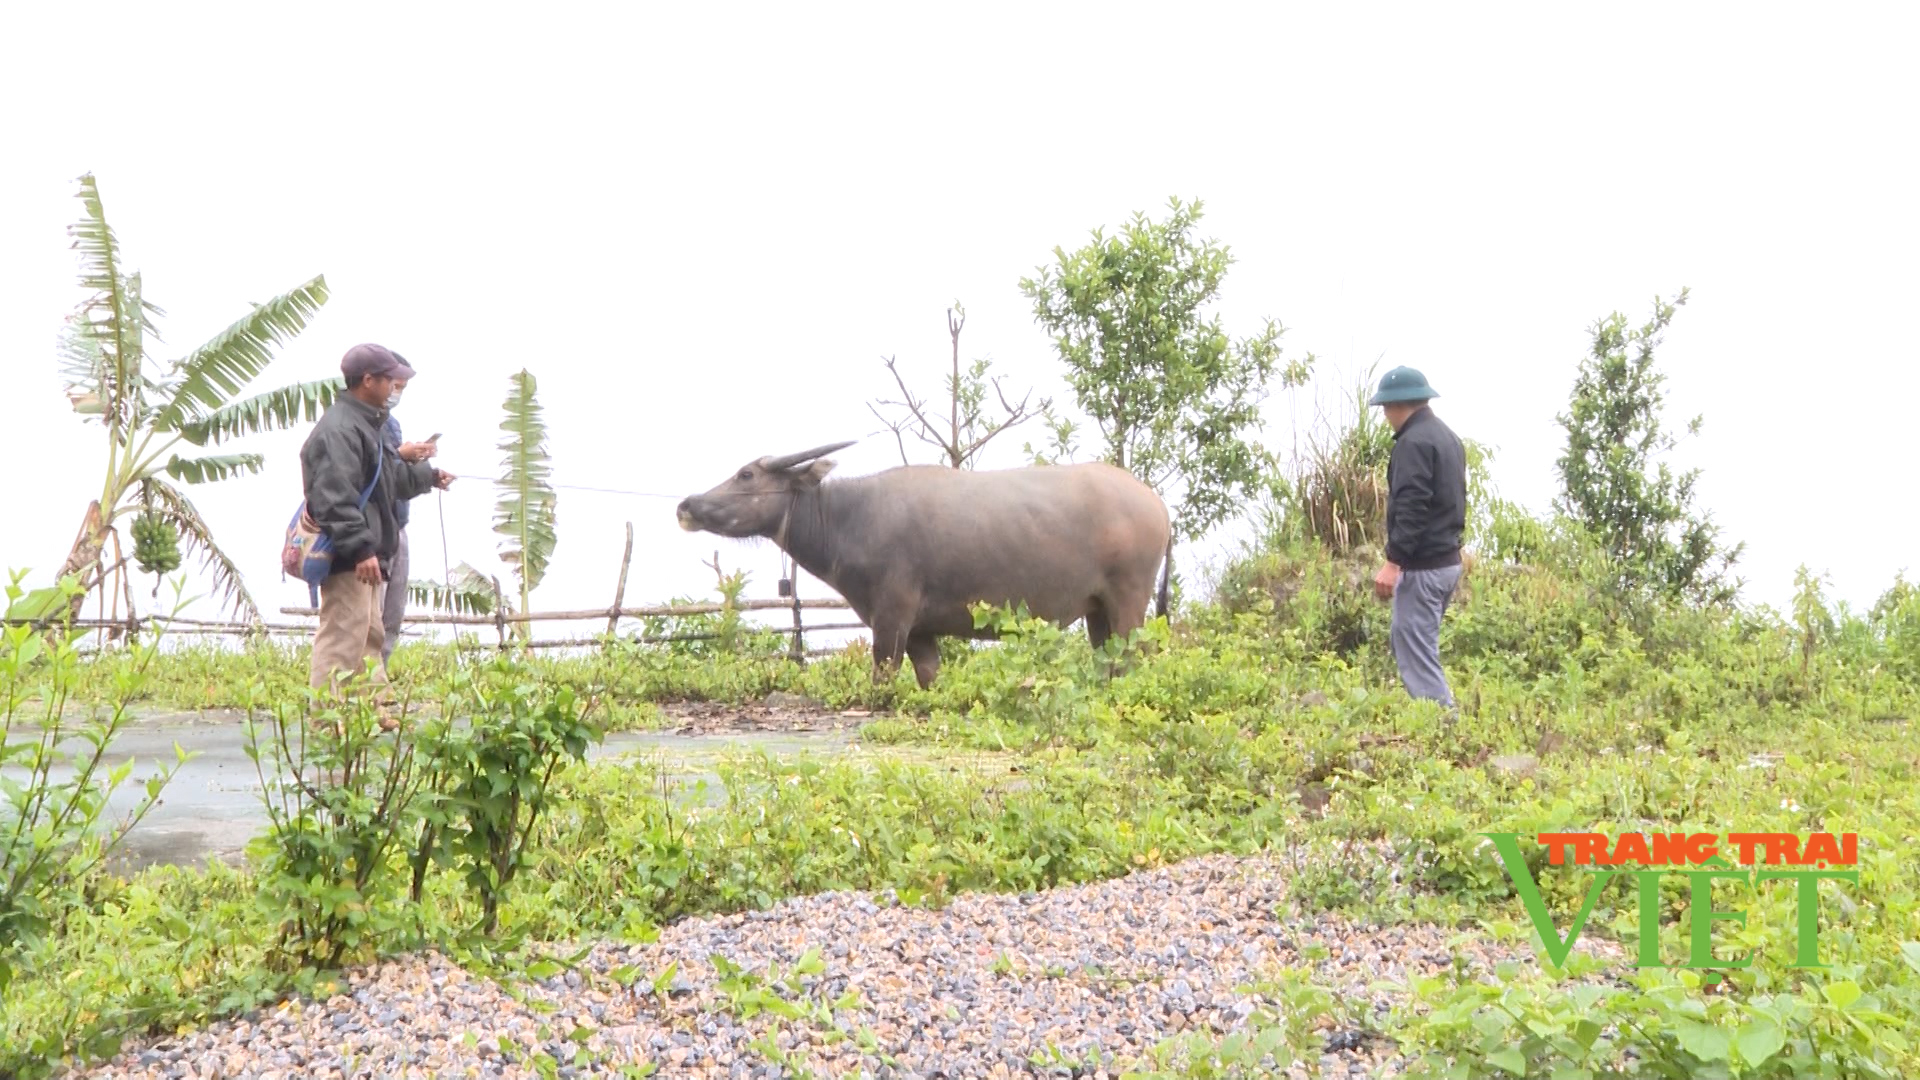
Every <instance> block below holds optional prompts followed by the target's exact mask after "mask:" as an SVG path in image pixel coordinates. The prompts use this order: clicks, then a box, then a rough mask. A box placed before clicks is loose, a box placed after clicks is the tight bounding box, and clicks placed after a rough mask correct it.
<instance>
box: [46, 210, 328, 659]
mask: <svg viewBox="0 0 1920 1080" xmlns="http://www.w3.org/2000/svg"><path fill="white" fill-rule="evenodd" d="M79 185H80V191H79V194H78V196H77V197H78V198H79V199H80V202H81V205H82V206H83V207H84V208H85V211H84V214H83V215H82V217H81V219H80V221H79V222H78V223H77V224H75V225H72V226H70V227H69V228H68V234H69V235H70V236H71V237H72V238H73V249H74V250H75V251H77V252H79V258H80V264H81V274H80V284H81V287H82V288H83V289H84V290H85V291H86V294H87V297H86V299H85V300H84V301H83V302H82V303H81V304H80V305H79V306H78V307H77V308H76V309H75V311H74V313H73V314H72V315H71V316H69V317H68V320H67V325H66V330H65V333H64V335H63V337H62V340H61V349H60V359H61V375H62V379H63V382H64V383H65V386H66V392H67V397H68V399H69V400H70V401H71V402H72V404H73V409H74V411H75V412H76V413H78V414H79V415H80V416H81V417H82V418H83V419H84V421H85V422H88V423H97V424H99V425H100V427H101V429H102V431H103V433H104V435H105V438H106V451H107V454H106V466H107V467H106V474H105V477H104V479H103V480H102V481H101V485H100V489H99V490H100V494H99V497H98V498H97V499H95V500H94V501H93V502H92V503H91V504H90V505H89V506H88V507H87V510H86V514H85V516H84V517H83V519H82V521H81V525H80V532H79V535H78V536H77V537H76V538H75V539H74V543H73V549H72V551H71V552H70V553H69V554H68V556H67V561H66V564H65V565H64V567H63V568H62V569H61V572H60V577H61V579H62V580H65V579H68V578H74V579H76V580H77V582H78V584H79V585H80V586H81V587H82V590H83V591H82V592H80V593H79V594H78V595H77V596H75V598H74V599H73V600H72V601H71V607H70V609H69V614H70V615H75V616H77V615H78V614H79V610H80V605H81V602H82V601H83V600H84V598H85V595H86V593H87V592H90V591H91V590H92V589H93V588H94V587H96V586H104V585H106V583H107V582H108V580H109V579H112V580H113V582H114V584H115V585H116V587H117V586H118V585H119V584H120V583H122V582H124V581H126V580H127V579H126V578H125V577H124V576H123V575H125V574H126V572H127V562H128V561H129V559H128V558H127V557H124V556H123V557H121V558H119V559H118V560H117V561H116V563H115V564H114V565H113V566H111V567H108V566H107V565H106V561H105V553H106V550H107V547H108V544H109V543H110V542H111V544H112V545H113V547H114V550H115V551H116V552H119V551H120V550H121V548H120V544H119V533H118V531H117V528H116V524H117V523H118V522H119V521H121V520H122V519H123V518H127V517H129V516H133V515H139V517H140V525H141V527H140V528H139V529H138V530H136V536H137V538H138V539H139V540H140V541H141V544H140V547H141V548H142V549H143V550H142V551H141V552H140V553H139V555H138V556H136V557H137V558H138V559H139V562H140V564H141V565H142V568H143V569H150V570H154V571H155V572H161V571H162V570H163V569H170V568H171V567H172V566H173V565H177V563H178V562H179V556H180V554H182V549H184V553H185V554H189V555H192V554H196V553H197V554H198V555H199V556H200V558H201V560H202V562H203V563H204V566H205V569H206V570H207V571H208V573H209V575H210V577H211V579H212V583H213V585H214V588H215V590H216V591H217V592H219V593H220V594H221V595H222V596H223V598H224V600H225V604H223V610H225V609H226V608H228V607H230V608H231V609H232V610H234V611H235V612H236V613H238V614H240V615H241V616H243V617H244V618H246V619H247V620H249V621H258V620H259V618H260V609H259V605H258V604H256V603H255V602H254V599H253V596H252V594H251V593H249V592H248V591H247V587H246V583H245V581H244V580H243V579H242V577H241V574H240V569H239V567H238V566H236V565H235V564H234V561H233V559H232V558H231V557H230V556H228V555H227V553H226V552H225V551H223V550H222V549H221V548H220V545H219V544H218V543H217V542H216V541H215V539H214V535H213V528H212V526H211V525H209V524H208V522H207V520H206V518H205V517H204V516H203V515H202V514H201V513H200V511H199V509H198V508H196V507H195V506H194V504H193V501H192V500H191V499H189V498H188V497H187V495H186V491H185V490H184V489H185V488H186V487H191V486H196V485H201V484H209V483H216V482H219V481H222V480H229V479H232V478H233V477H236V476H245V475H250V474H255V473H258V472H259V471H260V469H261V466H262V464H263V462H264V459H263V458H262V457H261V455H259V454H257V453H234V452H226V451H225V450H224V447H225V445H226V444H227V443H228V442H229V441H231V440H234V439H237V438H239V437H241V436H245V435H250V434H254V433H257V432H261V431H279V430H285V429H287V428H290V427H292V426H294V425H295V424H298V423H303V422H307V423H310V422H312V421H314V420H316V419H318V417H319V415H320V414H321V412H323V411H324V410H325V409H326V408H327V406H329V405H331V404H332V403H333V401H334V399H335V397H336V396H338V394H339V393H340V392H341V391H342V390H343V389H344V385H343V383H342V381H341V380H340V379H338V378H334V379H323V380H320V381H316V382H307V383H295V384H292V385H288V386H283V387H281V388H279V389H277V390H269V391H267V392H265V393H260V394H255V395H252V396H248V397H241V396H240V394H241V392H242V390H244V389H245V388H246V387H247V385H248V384H249V383H251V382H252V381H253V380H254V379H255V378H257V377H258V376H259V375H260V374H261V373H262V372H263V371H265V370H266V368H267V367H268V366H269V365H270V364H271V363H272V362H273V359H274V355H273V351H274V349H275V348H276V347H277V346H281V345H284V344H285V343H286V342H287V341H288V340H290V339H291V338H293V337H294V336H296V335H297V334H299V333H300V332H301V331H302V330H304V329H305V328H306V326H307V322H308V320H309V319H311V318H312V317H313V316H314V314H315V313H317V312H318V311H319V309H320V307H321V305H323V304H325V303H326V300H327V284H326V279H325V277H324V276H316V277H314V278H313V279H312V280H310V281H308V282H306V283H305V284H303V285H300V286H298V287H297V288H294V289H292V290H290V291H288V292H286V293H283V294H281V295H279V296H276V297H274V298H273V299H271V300H268V301H267V302H265V303H256V304H254V305H253V306H252V310H251V311H249V312H248V313H247V314H245V315H243V316H241V317H240V318H239V319H238V320H237V321H235V322H234V323H233V324H232V325H231V326H228V327H227V328H226V329H225V330H222V331H221V332H219V333H218V334H215V335H214V336H213V337H212V338H211V339H209V340H208V341H206V342H205V343H204V344H202V345H200V346H199V347H198V348H195V349H193V350H191V351H189V352H188V353H187V354H186V355H184V356H182V357H180V358H179V359H176V360H174V361H172V362H171V363H164V364H163V363H161V362H159V361H155V360H153V359H152V358H151V357H150V356H149V354H148V346H149V343H151V342H158V341H159V339H160V335H159V332H158V331H157V330H156V329H155V327H154V323H153V318H154V317H157V316H164V315H165V312H163V311H161V310H160V309H159V308H158V307H155V306H154V305H153V304H152V303H150V302H148V301H147V299H146V298H145V296H144V295H143V293H142V287H141V279H140V274H139V273H138V272H134V273H128V272H127V271H126V270H125V269H124V267H123V266H122V263H121V257H120V248H119V243H118V242H117V240H116V239H115V237H114V232H113V229H112V228H111V227H109V226H108V224H107V216H106V211H105V209H104V208H103V207H102V204H101V199H100V189H99V186H98V185H97V184H96V183H95V181H94V178H93V175H92V174H91V173H89V174H87V175H84V176H82V177H80V180H79ZM216 449H219V451H220V452H207V451H215V450H216ZM170 537H171V542H169V538H170ZM156 564H157V565H156ZM43 594H44V595H43ZM56 594H57V590H52V589H43V590H40V591H39V592H37V593H34V594H31V595H29V596H28V597H26V598H25V599H23V600H22V601H21V602H20V604H19V605H16V608H17V609H24V612H25V614H26V617H34V618H37V617H40V616H41V615H44V614H47V613H48V612H46V611H43V610H41V609H44V608H46V607H48V603H47V599H48V596H52V595H56ZM127 597H128V601H129V604H131V600H132V593H131V589H129V590H128V593H127ZM54 606H58V605H57V603H56V604H55V605H54ZM17 613H19V612H9V614H17ZM131 614H132V613H131V611H129V615H131Z"/></svg>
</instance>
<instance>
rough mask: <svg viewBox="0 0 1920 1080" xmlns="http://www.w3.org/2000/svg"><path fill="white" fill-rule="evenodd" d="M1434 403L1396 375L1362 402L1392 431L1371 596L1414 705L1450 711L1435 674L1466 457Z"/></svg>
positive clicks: (1405, 372)
mask: <svg viewBox="0 0 1920 1080" xmlns="http://www.w3.org/2000/svg"><path fill="white" fill-rule="evenodd" d="M1439 396H1440V395H1439V394H1438V393H1436V392H1435V391H1434V389H1433V388H1432V387H1431V386H1428V385H1427V377H1426V376H1425V375H1422V374H1421V373H1420V372H1418V371H1415V370H1414V369H1412V368H1409V367H1397V368H1394V369H1393V370H1392V371H1389V372H1387V373H1386V374H1385V375H1383V376H1381V378H1380V389H1379V390H1378V391H1376V392H1375V393H1374V395H1373V397H1372V398H1370V399H1369V400H1368V401H1367V404H1368V405H1378V406H1380V407H1381V410H1382V411H1383V412H1384V413H1385V414H1386V418H1387V423H1388V424H1389V425H1391V426H1392V427H1393V453H1392V456H1391V457H1389V458H1388V459H1387V551H1386V556H1387V558H1386V563H1385V565H1383V566H1381V567H1380V572H1379V573H1378V574H1377V575H1375V576H1374V579H1373V588H1374V593H1375V595H1377V596H1379V598H1380V599H1382V600H1388V599H1391V600H1392V601H1393V626H1392V630H1391V631H1390V633H1389V641H1390V642H1391V644H1392V646H1393V660H1394V663H1395V664H1396V665H1397V666H1398V667H1399V669H1400V681H1401V682H1402V683H1403V684H1404V685H1405V686H1406V688H1407V693H1409V694H1411V695H1412V696H1414V697H1416V698H1423V699H1427V700H1431V701H1437V702H1439V703H1440V704H1442V705H1444V706H1446V707H1447V708H1448V709H1449V710H1452V709H1454V708H1456V706H1455V702H1454V698H1453V690H1452V688H1451V687H1449V686H1448V685H1447V673H1446V672H1445V671H1444V670H1443V669H1442V668H1441V666H1440V619H1441V616H1443V615H1444V614H1446V610H1447V603H1448V601H1450V600H1452V599H1453V589H1454V586H1455V585H1457V584H1459V581H1460V567H1461V561H1460V548H1461V541H1462V537H1463V536H1464V535H1465V533H1466V528H1467V455H1466V448H1465V447H1464V446H1462V445H1461V442H1460V438H1459V436H1457V435H1455V434H1454V433H1453V429H1451V428H1449V427H1447V425H1446V424H1444V423H1442V422H1441V421H1440V418H1439V417H1438V416H1435V415H1434V413H1433V409H1432V408H1431V407H1429V405H1428V402H1429V401H1431V400H1432V399H1433V398H1436V397H1439Z"/></svg>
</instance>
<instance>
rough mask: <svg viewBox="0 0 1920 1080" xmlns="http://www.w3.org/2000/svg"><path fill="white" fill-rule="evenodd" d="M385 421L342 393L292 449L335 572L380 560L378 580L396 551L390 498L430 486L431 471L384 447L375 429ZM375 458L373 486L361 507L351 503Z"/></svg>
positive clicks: (396, 523) (378, 412)
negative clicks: (377, 471) (376, 479)
mask: <svg viewBox="0 0 1920 1080" xmlns="http://www.w3.org/2000/svg"><path fill="white" fill-rule="evenodd" d="M386 419H387V411H386V410H385V409H377V408H374V407H373V406H371V405H368V404H367V403H366V402H364V401H361V400H360V399H359V398H356V397H354V396H353V395H352V394H344V393H343V394H341V395H340V396H339V397H337V398H335V399H334V402H333V405H332V406H331V407H329V408H328V409H327V411H326V412H325V413H324V414H322V415H321V417H320V422H319V423H317V424H315V425H313V432H312V433H311V434H309V435H308V436H307V441H306V444H305V445H304V446H302V447H301V448H300V474H301V480H302V487H303V490H304V491H305V492H306V498H307V513H308V514H310V515H312V516H313V520H314V522H315V523H316V524H318V525H319V526H320V528H321V529H322V530H323V531H324V532H325V533H326V534H327V536H328V537H329V538H331V539H332V541H333V551H334V563H333V566H334V573H336V574H347V573H352V572H353V568H354V567H355V566H357V565H359V563H360V561H361V560H363V559H365V558H366V557H367V556H368V555H369V554H372V555H376V556H378V557H379V559H380V573H381V575H382V576H388V575H391V574H392V572H393V557H394V555H395V554H397V553H398V552H399V550H400V522H399V520H398V518H397V516H396V514H395V511H394V506H395V501H396V500H399V499H411V498H414V497H415V496H418V495H423V494H425V493H426V492H428V491H430V490H432V488H433V482H434V470H433V466H431V465H429V464H428V463H426V462H424V461H414V462H409V461H402V460H401V459H400V456H399V455H398V454H396V453H394V452H393V451H392V450H391V449H389V448H388V447H387V445H386V440H385V439H384V438H383V437H382V436H383V432H382V430H381V428H382V426H383V425H384V424H385V423H386ZM376 455H385V456H384V458H377V457H376ZM376 460H379V461H381V465H380V482H379V483H378V484H376V485H375V486H374V489H373V494H372V495H371V496H370V497H369V498H368V499H367V505H366V507H365V508H364V509H362V508H360V507H359V506H358V505H357V504H358V503H359V501H360V492H362V491H364V490H366V487H367V482H368V481H370V480H372V479H373V466H374V462H375V461H376Z"/></svg>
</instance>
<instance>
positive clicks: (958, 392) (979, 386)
mask: <svg viewBox="0 0 1920 1080" xmlns="http://www.w3.org/2000/svg"><path fill="white" fill-rule="evenodd" d="M966 324H967V313H966V309H965V308H963V307H961V306H960V304H959V302H958V301H955V303H954V305H953V306H952V307H951V308H948V309H947V334H948V336H949V337H950V338H952V340H953V372H952V374H951V375H949V376H948V378H947V397H948V411H947V417H946V424H945V428H946V430H945V431H944V432H943V431H942V430H941V426H942V425H941V424H940V423H939V422H937V421H935V420H934V419H932V418H931V417H930V416H929V415H928V410H927V402H926V400H925V399H921V398H916V397H914V395H913V391H912V390H909V389H908V388H907V380H906V377H905V376H903V375H901V374H900V368H899V366H898V364H897V363H896V362H895V359H894V358H893V357H887V358H886V359H885V360H883V361H882V363H884V364H886V366H887V371H888V372H889V373H891V374H892V375H893V382H894V385H895V386H898V387H899V388H900V396H901V397H902V398H903V399H905V400H902V401H891V400H887V399H881V400H879V401H876V402H871V403H869V404H868V406H867V408H868V409H870V410H872V412H873V414H874V415H875V416H877V417H879V418H880V422H881V423H883V424H885V425H886V426H887V430H889V431H891V432H893V437H894V441H895V442H896V443H897V444H898V445H899V447H900V463H901V464H903V465H910V464H912V460H911V459H910V458H909V457H908V455H907V436H908V435H909V434H911V435H912V436H913V437H914V438H915V439H918V440H919V441H921V442H923V443H926V444H927V445H928V446H931V447H933V448H934V449H935V450H938V451H939V452H940V459H941V463H942V464H944V465H947V466H950V467H952V468H955V469H970V468H972V467H973V463H974V458H975V456H976V455H978V454H979V453H980V451H981V449H982V448H984V447H985V446H986V445H987V444H988V443H989V442H992V441H993V439H994V438H995V437H996V436H998V435H999V434H1000V433H1001V432H1003V431H1006V430H1008V429H1009V428H1013V427H1016V426H1018V425H1020V424H1023V423H1025V422H1026V421H1028V420H1031V419H1033V418H1034V417H1035V416H1039V415H1042V414H1046V413H1048V411H1049V410H1050V409H1051V408H1052V401H1051V400H1050V399H1042V400H1041V401H1040V403H1039V405H1038V406H1037V407H1032V406H1031V402H1032V399H1033V392H1032V391H1031V390H1029V391H1028V392H1027V394H1026V396H1025V397H1022V398H1021V399H1020V401H1019V402H1018V403H1015V402H1013V401H1011V400H1009V399H1008V397H1007V393H1006V391H1005V390H1004V389H1003V388H1002V387H1001V385H1000V379H999V377H998V376H994V377H992V378H989V377H988V376H987V369H988V367H989V366H990V364H989V362H988V361H986V360H975V361H974V362H973V366H972V367H971V368H969V369H968V370H967V371H966V372H965V373H964V374H963V373H962V372H961V370H960V330H961V328H962V327H964V326H966ZM989 386H991V387H992V388H993V394H994V397H995V398H996V399H997V400H998V401H999V404H1000V411H1001V413H1003V414H1004V415H1003V416H1001V418H999V419H991V418H989V416H988V415H987V388H988V387H989ZM883 408H884V409H888V410H891V411H892V415H891V416H889V415H888V413H886V412H882V411H881V410H882V409H883ZM903 410H904V411H903Z"/></svg>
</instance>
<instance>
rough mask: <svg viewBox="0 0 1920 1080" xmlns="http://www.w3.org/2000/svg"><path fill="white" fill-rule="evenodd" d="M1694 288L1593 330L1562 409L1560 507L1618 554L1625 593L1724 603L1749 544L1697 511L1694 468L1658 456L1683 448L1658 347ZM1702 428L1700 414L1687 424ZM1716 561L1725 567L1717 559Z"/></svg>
mask: <svg viewBox="0 0 1920 1080" xmlns="http://www.w3.org/2000/svg"><path fill="white" fill-rule="evenodd" d="M1686 302H1687V290H1685V289H1682V290H1681V291H1680V294H1679V295H1678V296H1676V297H1675V298H1674V299H1673V300H1672V301H1671V302H1668V301H1661V300H1658V299H1656V300H1655V302H1654V313H1653V318H1652V319H1651V320H1649V321H1648V322H1647V323H1645V324H1643V325H1641V326H1638V327H1633V328H1629V327H1628V325H1627V320H1626V316H1624V315H1621V314H1620V313H1618V312H1615V313H1613V314H1612V315H1611V316H1609V317H1608V318H1607V319H1605V320H1602V321H1601V322H1598V323H1596V324H1595V325H1594V326H1593V328H1592V334H1593V344H1592V347H1591V349H1590V350H1589V352H1588V354H1587V356H1585V357H1584V358H1582V360H1581V362H1580V373H1579V376H1578V377H1577V379H1576V380H1575V382H1574V386H1573V392H1572V395H1571V398H1570V400H1569V404H1568V410H1567V412H1565V413H1563V414H1561V415H1560V417H1559V418H1558V419H1559V422H1560V426H1561V427H1562V428H1563V429H1564V430H1565V431H1566V433H1567V439H1566V449H1565V452H1564V453H1563V454H1562V455H1561V457H1560V460H1559V463H1558V464H1559V475H1560V481H1561V497H1560V500H1559V502H1558V506H1559V507H1560V509H1561V510H1562V511H1563V512H1565V513H1566V514H1568V515H1569V516H1571V517H1572V518H1574V519H1575V520H1576V521H1578V522H1579V523H1580V524H1581V525H1583V526H1584V527H1585V528H1586V529H1588V530H1589V531H1590V532H1592V533H1593V534H1594V535H1595V536H1596V537H1597V538H1598V540H1599V542H1600V543H1601V545H1602V546H1603V547H1604V548H1605V549H1606V550H1607V552H1608V553H1609V554H1610V556H1611V558H1612V560H1613V562H1614V567H1615V575H1616V578H1617V582H1618V587H1619V588H1620V590H1621V591H1622V592H1623V594H1624V593H1632V592H1635V591H1639V590H1652V591H1654V592H1655V593H1657V594H1659V595H1661V596H1664V597H1683V596H1684V597H1689V598H1691V599H1694V600H1696V601H1700V602H1706V603H1716V604H1717V603H1725V602H1727V601H1730V600H1731V599H1732V597H1733V595H1734V593H1735V592H1737V591H1738V588H1739V584H1738V582H1732V583H1729V582H1728V581H1727V580H1726V571H1727V570H1728V569H1729V568H1730V567H1731V566H1732V565H1733V563H1734V562H1735V561H1736V560H1737V559H1738V558H1739V555H1740V553H1741V551H1742V550H1743V549H1744V547H1745V545H1744V544H1742V545H1736V546H1735V547H1733V548H1731V549H1724V548H1722V546H1721V545H1720V542H1719V528H1718V527H1717V526H1715V525H1714V524H1713V523H1712V521H1711V519H1710V516H1708V515H1701V516H1697V517H1696V516H1694V515H1693V514H1692V512H1691V504H1692V502H1693V489H1694V484H1695V482H1696V481H1697V480H1698V478H1699V470H1697V469H1695V470H1692V471H1689V472H1687V473H1684V474H1682V475H1680V476H1677V477H1676V476H1675V475H1673V472H1672V470H1671V469H1670V468H1669V467H1668V466H1667V465H1666V464H1665V463H1664V462H1662V463H1660V464H1659V465H1658V467H1657V469H1656V468H1655V466H1654V463H1653V462H1654V457H1655V455H1656V454H1658V453H1660V452H1663V451H1666V450H1670V449H1672V448H1673V447H1674V446H1675V445H1676V440H1675V439H1674V438H1673V436H1672V435H1671V434H1669V433H1667V432H1665V431H1664V430H1662V428H1661V424H1660V408H1661V403H1662V401H1663V400H1664V395H1663V394H1662V392H1661V389H1660V388H1661V385H1662V384H1663V383H1664V382H1665V381H1666V376H1665V375H1664V374H1662V373H1660V372H1658V371H1656V370H1655V369H1654V349H1655V348H1656V347H1657V346H1658V345H1659V344H1660V340H1661V333H1662V332H1663V331H1664V330H1665V329H1666V328H1667V326H1668V324H1669V323H1671V322H1672V320H1673V315H1674V312H1675V311H1676V310H1677V309H1678V308H1679V307H1680V306H1682V305H1684V304H1685V303H1686ZM1687 430H1688V431H1689V433H1692V434H1697V433H1698V432H1699V430H1700V418H1699V417H1695V418H1694V419H1693V420H1692V422H1691V423H1689V424H1688V428H1687ZM1714 563H1718V564H1719V567H1718V569H1715V568H1713V567H1712V566H1711V565H1710V564H1714Z"/></svg>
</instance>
